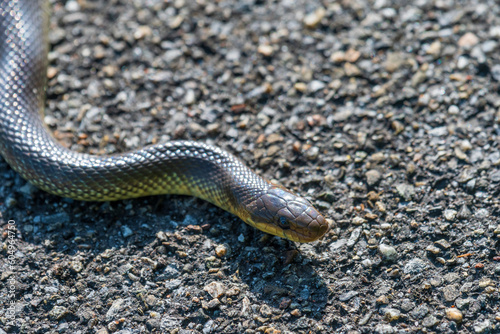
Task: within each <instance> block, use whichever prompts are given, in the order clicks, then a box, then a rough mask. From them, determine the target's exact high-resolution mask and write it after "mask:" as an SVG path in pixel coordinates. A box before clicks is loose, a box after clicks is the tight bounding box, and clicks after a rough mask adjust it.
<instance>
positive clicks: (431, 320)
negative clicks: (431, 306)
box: [422, 314, 439, 328]
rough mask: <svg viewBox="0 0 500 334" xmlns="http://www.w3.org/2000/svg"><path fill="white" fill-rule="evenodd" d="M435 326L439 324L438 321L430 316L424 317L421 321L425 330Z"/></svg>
mask: <svg viewBox="0 0 500 334" xmlns="http://www.w3.org/2000/svg"><path fill="white" fill-rule="evenodd" d="M437 324H439V320H438V318H436V317H435V316H433V315H432V314H430V315H428V316H426V317H425V318H424V320H422V325H424V326H425V327H427V328H430V327H434V326H436V325H437Z"/></svg>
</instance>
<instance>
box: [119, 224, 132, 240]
mask: <svg viewBox="0 0 500 334" xmlns="http://www.w3.org/2000/svg"><path fill="white" fill-rule="evenodd" d="M121 231H122V235H123V237H124V238H128V237H130V236H131V235H132V234H134V232H133V231H132V230H131V229H130V227H128V226H127V225H122V227H121Z"/></svg>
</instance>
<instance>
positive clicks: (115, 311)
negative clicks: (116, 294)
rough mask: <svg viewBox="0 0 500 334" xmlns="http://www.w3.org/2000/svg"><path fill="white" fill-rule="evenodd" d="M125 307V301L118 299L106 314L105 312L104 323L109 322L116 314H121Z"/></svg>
mask: <svg viewBox="0 0 500 334" xmlns="http://www.w3.org/2000/svg"><path fill="white" fill-rule="evenodd" d="M125 307H126V305H125V300H124V299H122V298H119V299H117V300H115V301H114V302H113V304H111V306H110V308H109V309H108V312H106V321H111V320H112V319H113V318H114V317H115V316H116V315H117V314H118V313H120V312H121V310H122V309H124V308H125Z"/></svg>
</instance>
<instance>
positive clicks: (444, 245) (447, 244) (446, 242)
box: [434, 239, 451, 249]
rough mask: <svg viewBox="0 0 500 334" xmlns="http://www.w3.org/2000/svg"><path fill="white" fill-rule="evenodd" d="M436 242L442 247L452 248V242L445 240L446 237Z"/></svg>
mask: <svg viewBox="0 0 500 334" xmlns="http://www.w3.org/2000/svg"><path fill="white" fill-rule="evenodd" d="M434 244H436V245H438V246H439V247H441V248H442V249H449V248H451V245H450V243H449V242H448V241H447V240H445V239H440V240H438V241H435V242H434Z"/></svg>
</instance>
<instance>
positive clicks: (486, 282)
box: [478, 277, 493, 289]
mask: <svg viewBox="0 0 500 334" xmlns="http://www.w3.org/2000/svg"><path fill="white" fill-rule="evenodd" d="M478 284H479V287H480V288H483V289H484V288H486V287H487V286H490V285H492V284H493V281H492V280H491V278H489V277H483V278H481V279H480V280H479V283H478Z"/></svg>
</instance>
